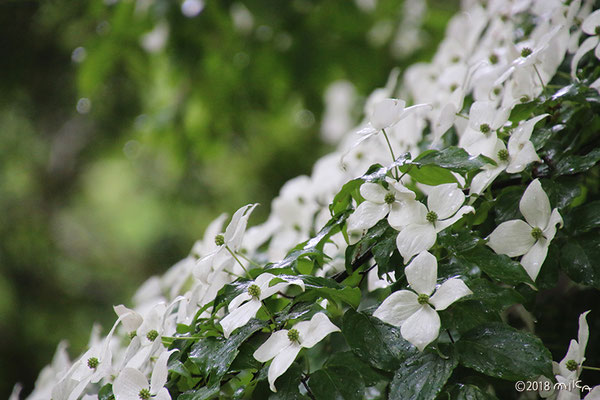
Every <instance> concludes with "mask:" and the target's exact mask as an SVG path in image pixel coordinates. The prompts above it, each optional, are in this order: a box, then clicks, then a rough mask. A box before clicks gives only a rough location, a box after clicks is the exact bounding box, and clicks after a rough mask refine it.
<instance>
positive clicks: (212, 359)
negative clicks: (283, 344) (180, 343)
mask: <svg viewBox="0 0 600 400" xmlns="http://www.w3.org/2000/svg"><path fill="white" fill-rule="evenodd" d="M265 326H266V322H264V321H260V320H258V319H251V320H250V322H248V323H247V324H246V325H245V326H243V327H241V328H238V329H236V330H235V331H234V332H233V334H232V335H231V336H230V337H229V339H225V338H223V337H206V338H201V339H200V340H198V342H197V343H196V344H194V346H193V347H192V350H191V351H190V356H189V358H190V360H191V361H192V362H193V363H194V364H196V365H197V366H198V368H199V369H200V371H201V372H202V374H203V375H204V376H205V377H206V378H207V380H208V382H209V386H212V385H216V384H218V382H219V381H220V380H221V378H222V377H223V376H224V375H225V374H226V373H227V370H228V369H229V366H230V365H231V363H232V362H233V360H234V359H235V358H236V356H237V355H238V353H239V347H240V346H241V345H242V343H244V342H245V341H246V340H247V339H248V338H249V337H250V336H252V334H254V332H256V331H258V330H260V329H262V328H263V327H265Z"/></svg>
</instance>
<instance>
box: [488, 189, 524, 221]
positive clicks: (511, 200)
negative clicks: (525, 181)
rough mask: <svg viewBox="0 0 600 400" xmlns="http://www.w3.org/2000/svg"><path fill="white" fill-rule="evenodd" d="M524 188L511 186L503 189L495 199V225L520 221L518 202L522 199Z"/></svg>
mask: <svg viewBox="0 0 600 400" xmlns="http://www.w3.org/2000/svg"><path fill="white" fill-rule="evenodd" d="M524 191H525V188H524V187H522V186H520V185H519V186H511V187H507V188H506V189H504V190H503V191H502V192H501V193H500V194H499V195H498V198H497V199H496V202H495V205H494V211H495V212H496V218H495V221H496V225H500V224H501V223H502V222H504V221H509V220H511V219H521V218H522V216H521V211H519V202H520V201H521V197H523V192H524Z"/></svg>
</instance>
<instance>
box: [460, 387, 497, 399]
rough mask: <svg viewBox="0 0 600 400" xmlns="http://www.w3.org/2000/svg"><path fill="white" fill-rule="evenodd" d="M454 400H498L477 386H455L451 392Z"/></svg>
mask: <svg viewBox="0 0 600 400" xmlns="http://www.w3.org/2000/svg"><path fill="white" fill-rule="evenodd" d="M449 394H451V396H452V397H451V398H452V399H453V400H498V398H497V397H496V396H494V395H492V394H489V393H487V392H485V391H483V390H482V389H480V388H479V387H477V386H475V385H463V384H455V385H454V386H453V387H452V388H451V389H450V390H449Z"/></svg>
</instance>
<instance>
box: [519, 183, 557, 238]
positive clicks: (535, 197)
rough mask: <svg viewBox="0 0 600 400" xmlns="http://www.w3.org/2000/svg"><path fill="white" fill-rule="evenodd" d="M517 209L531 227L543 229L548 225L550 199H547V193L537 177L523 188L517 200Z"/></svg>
mask: <svg viewBox="0 0 600 400" xmlns="http://www.w3.org/2000/svg"><path fill="white" fill-rule="evenodd" d="M519 210H520V211H521V214H523V217H525V221H527V223H529V225H531V226H532V227H538V228H540V229H542V230H543V229H544V228H546V225H548V221H549V220H550V211H551V208H550V200H548V195H547V194H546V192H544V189H543V188H542V184H541V183H540V180H539V179H534V180H533V181H531V183H530V184H529V186H527V189H525V193H523V197H521V201H520V202H519Z"/></svg>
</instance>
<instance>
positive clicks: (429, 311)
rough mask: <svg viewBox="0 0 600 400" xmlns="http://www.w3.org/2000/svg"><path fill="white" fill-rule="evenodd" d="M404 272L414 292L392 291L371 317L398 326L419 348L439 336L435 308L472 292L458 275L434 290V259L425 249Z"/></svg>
mask: <svg viewBox="0 0 600 400" xmlns="http://www.w3.org/2000/svg"><path fill="white" fill-rule="evenodd" d="M404 272H405V273H406V279H407V280H408V284H409V285H410V287H411V288H412V289H413V290H414V292H413V291H410V290H399V291H397V292H394V293H392V294H391V295H390V296H389V297H388V298H387V299H385V300H384V301H383V303H381V305H380V306H379V307H378V308H377V310H376V311H375V312H374V313H373V316H375V317H377V318H379V319H380V320H382V321H384V322H387V323H388V324H390V325H394V326H397V327H400V333H401V334H402V337H403V338H404V339H406V340H407V341H409V342H410V343H412V344H413V345H414V346H415V347H417V348H418V349H419V351H423V349H425V347H427V345H428V344H429V343H431V342H433V341H434V340H435V339H436V338H437V337H438V335H439V331H440V317H439V316H438V314H437V311H441V310H445V309H446V308H448V306H449V305H450V304H452V303H454V302H455V301H456V300H458V299H460V298H461V297H464V296H468V295H470V294H473V292H471V290H470V289H469V288H468V287H467V285H465V283H464V282H463V281H462V280H460V279H458V278H450V279H448V280H447V281H445V282H444V283H442V284H441V285H440V286H439V287H437V289H436V283H437V260H436V258H435V257H434V256H433V255H432V254H431V253H429V252H427V251H424V252H422V253H421V254H419V255H418V256H417V257H415V259H414V260H413V261H412V262H411V263H410V264H409V265H408V266H407V267H406V268H405V269H404ZM434 291H435V293H434ZM432 293H434V294H433V295H431V294H432Z"/></svg>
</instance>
